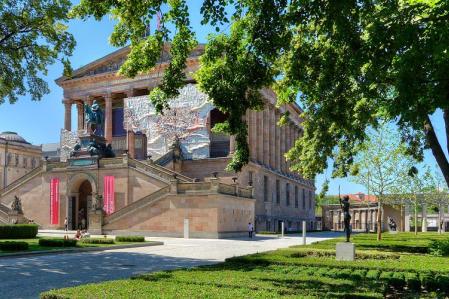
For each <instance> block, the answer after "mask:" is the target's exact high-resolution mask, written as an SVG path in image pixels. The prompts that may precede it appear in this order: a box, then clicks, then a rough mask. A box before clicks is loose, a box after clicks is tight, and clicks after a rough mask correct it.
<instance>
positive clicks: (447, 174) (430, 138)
mask: <svg viewBox="0 0 449 299" xmlns="http://www.w3.org/2000/svg"><path fill="white" fill-rule="evenodd" d="M443 118H444V121H445V126H446V140H448V137H449V135H448V134H449V110H447V109H445V110H444V115H443ZM424 133H425V134H426V140H427V143H428V144H429V147H430V149H431V150H432V154H433V156H434V157H435V160H436V161H437V163H438V166H439V167H440V169H441V172H442V173H443V176H444V180H445V181H446V184H447V186H448V187H449V162H448V161H447V158H446V156H445V154H444V151H443V148H442V147H441V144H440V142H439V141H438V138H437V135H436V134H435V130H434V128H433V125H432V122H431V121H430V117H429V116H428V115H427V116H426V122H425V124H424ZM448 146H449V142H448Z"/></svg>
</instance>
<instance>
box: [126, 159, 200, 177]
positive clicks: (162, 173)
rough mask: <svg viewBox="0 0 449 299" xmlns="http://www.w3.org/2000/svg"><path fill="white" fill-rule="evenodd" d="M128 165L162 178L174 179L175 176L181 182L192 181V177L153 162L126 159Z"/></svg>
mask: <svg viewBox="0 0 449 299" xmlns="http://www.w3.org/2000/svg"><path fill="white" fill-rule="evenodd" d="M128 165H129V166H131V167H134V168H136V169H142V170H143V171H144V172H149V173H152V174H155V175H157V176H159V177H161V178H163V179H166V180H167V181H170V180H171V179H174V178H175V177H176V178H177V179H179V180H181V181H183V182H192V181H193V179H191V178H189V177H187V176H185V175H182V174H180V173H177V172H175V171H172V170H170V169H167V168H165V167H162V166H159V165H155V164H147V163H143V162H140V161H138V160H135V159H131V158H129V159H128Z"/></svg>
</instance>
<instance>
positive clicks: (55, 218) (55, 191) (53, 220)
mask: <svg viewBox="0 0 449 299" xmlns="http://www.w3.org/2000/svg"><path fill="white" fill-rule="evenodd" d="M50 224H59V179H58V178H55V179H51V180H50Z"/></svg>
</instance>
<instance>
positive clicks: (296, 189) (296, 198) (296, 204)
mask: <svg viewBox="0 0 449 299" xmlns="http://www.w3.org/2000/svg"><path fill="white" fill-rule="evenodd" d="M297 207H298V186H295V208H297Z"/></svg>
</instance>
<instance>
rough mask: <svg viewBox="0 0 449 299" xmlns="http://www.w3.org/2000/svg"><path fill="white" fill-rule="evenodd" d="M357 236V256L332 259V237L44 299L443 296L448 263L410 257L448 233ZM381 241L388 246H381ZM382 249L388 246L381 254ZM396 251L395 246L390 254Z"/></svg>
mask: <svg viewBox="0 0 449 299" xmlns="http://www.w3.org/2000/svg"><path fill="white" fill-rule="evenodd" d="M384 237H385V238H384V240H383V241H381V242H377V241H376V240H375V235H367V234H363V235H357V236H356V237H355V238H354V241H355V243H356V246H357V254H358V258H357V260H356V261H354V262H337V261H335V250H334V249H335V243H336V242H338V241H341V239H334V240H330V241H325V242H321V243H317V244H314V245H309V246H294V247H290V248H286V249H280V250H276V251H271V252H267V253H259V254H253V255H248V256H243V257H235V258H231V259H228V260H227V261H226V262H224V263H220V264H217V265H212V266H204V267H198V268H194V269H181V270H173V271H162V272H156V273H150V274H144V275H140V276H136V277H133V278H131V279H124V280H117V281H108V282H104V283H97V284H87V285H83V286H79V287H73V288H66V289H60V290H53V291H49V292H46V293H43V294H42V295H41V296H42V298H46V299H48V298H142V297H145V298H173V297H178V298H280V297H283V298H384V297H386V296H387V297H393V298H444V297H445V296H448V295H449V258H446V257H434V256H430V255H428V254H423V253H416V248H415V247H416V246H418V245H419V246H421V247H426V246H427V245H428V244H429V243H430V241H431V240H432V239H437V238H449V235H446V236H443V237H442V236H439V235H437V234H432V233H428V234H422V235H418V237H415V236H414V235H411V234H398V235H387V234H385V235H384ZM385 244H388V246H386V245H385ZM386 248H388V249H386ZM391 248H394V249H391Z"/></svg>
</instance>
